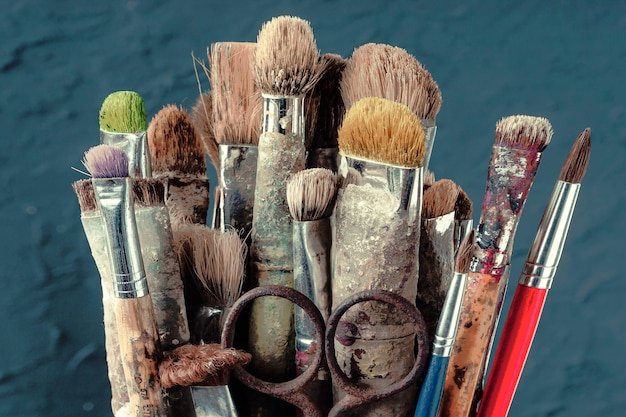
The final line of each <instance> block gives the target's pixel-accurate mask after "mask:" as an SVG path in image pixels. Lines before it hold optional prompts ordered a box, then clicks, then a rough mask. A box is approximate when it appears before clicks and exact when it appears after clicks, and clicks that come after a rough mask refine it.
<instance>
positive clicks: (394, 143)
mask: <svg viewBox="0 0 626 417" xmlns="http://www.w3.org/2000/svg"><path fill="white" fill-rule="evenodd" d="M337 141H338V143H339V150H340V152H341V154H343V155H348V156H353V157H356V158H361V159H369V160H372V161H377V162H380V163H385V164H391V165H396V166H403V167H418V166H421V164H422V162H423V160H424V150H425V149H426V143H425V138H424V129H423V127H422V123H421V122H420V121H419V119H418V118H417V116H415V114H414V113H413V112H411V110H410V109H409V108H408V107H407V106H405V105H403V104H400V103H396V102H393V101H390V100H386V99H383V98H378V97H368V98H364V99H361V100H359V101H357V102H356V103H354V105H353V106H352V107H351V108H350V110H348V112H347V113H346V116H345V118H344V121H343V124H342V126H341V128H340V129H339V135H338V137H337Z"/></svg>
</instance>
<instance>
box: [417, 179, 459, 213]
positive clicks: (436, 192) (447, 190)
mask: <svg viewBox="0 0 626 417" xmlns="http://www.w3.org/2000/svg"><path fill="white" fill-rule="evenodd" d="M458 195H459V186H458V185H456V183H455V182H454V181H452V180H449V179H441V180H439V181H435V182H434V183H433V185H431V186H430V187H429V188H428V189H427V190H426V191H424V196H423V197H422V218H423V219H434V218H436V217H440V216H443V215H445V214H449V213H452V212H453V211H454V206H455V204H456V202H457V198H458Z"/></svg>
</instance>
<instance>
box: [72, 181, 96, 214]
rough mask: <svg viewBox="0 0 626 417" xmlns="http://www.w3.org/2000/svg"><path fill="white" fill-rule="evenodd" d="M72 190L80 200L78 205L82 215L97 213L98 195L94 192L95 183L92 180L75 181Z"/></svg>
mask: <svg viewBox="0 0 626 417" xmlns="http://www.w3.org/2000/svg"><path fill="white" fill-rule="evenodd" d="M72 188H73V189H74V192H75V193H76V197H77V198H78V205H79V207H80V212H81V213H86V212H89V211H95V210H97V209H98V203H97V202H96V194H95V193H94V191H93V183H92V182H91V180H90V179H86V180H78V181H75V182H73V183H72Z"/></svg>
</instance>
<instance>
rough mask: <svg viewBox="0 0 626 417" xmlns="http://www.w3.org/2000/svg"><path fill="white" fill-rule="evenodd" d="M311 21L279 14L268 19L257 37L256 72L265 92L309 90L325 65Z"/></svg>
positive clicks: (293, 93)
mask: <svg viewBox="0 0 626 417" xmlns="http://www.w3.org/2000/svg"><path fill="white" fill-rule="evenodd" d="M318 57H319V52H318V50H317V44H316V42H315V37H314V36H313V30H312V29H311V26H310V24H309V22H307V21H306V20H303V19H300V18H299V17H293V16H279V17H275V18H273V19H272V20H270V21H268V22H265V23H264V24H263V27H262V28H261V30H260V31H259V35H258V37H257V49H256V52H255V59H254V76H255V82H256V84H257V86H258V87H259V88H260V89H261V91H262V92H263V93H267V94H275V95H280V96H300V95H302V94H306V93H307V92H308V91H309V90H310V89H311V88H313V86H314V85H315V83H316V82H317V81H318V79H319V77H320V76H321V75H322V74H321V72H322V70H323V68H322V67H321V64H320V62H319V59H318Z"/></svg>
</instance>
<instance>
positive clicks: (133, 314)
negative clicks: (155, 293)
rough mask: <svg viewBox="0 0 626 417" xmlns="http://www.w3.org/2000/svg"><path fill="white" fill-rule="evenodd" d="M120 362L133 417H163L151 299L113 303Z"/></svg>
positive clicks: (128, 299)
mask: <svg viewBox="0 0 626 417" xmlns="http://www.w3.org/2000/svg"><path fill="white" fill-rule="evenodd" d="M115 301H116V303H117V306H116V319H117V332H118V335H119V342H120V353H121V356H122V357H121V361H122V365H123V367H124V375H125V377H126V386H127V388H128V396H129V399H130V405H131V409H132V412H133V415H135V416H137V417H164V416H165V415H166V414H165V406H164V401H163V393H162V390H161V381H160V378H159V367H158V365H159V360H160V354H161V352H160V345H159V334H158V331H157V328H156V320H155V316H154V307H153V305H152V299H151V298H150V296H145V297H140V298H125V299H116V300H115Z"/></svg>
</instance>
